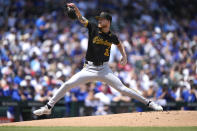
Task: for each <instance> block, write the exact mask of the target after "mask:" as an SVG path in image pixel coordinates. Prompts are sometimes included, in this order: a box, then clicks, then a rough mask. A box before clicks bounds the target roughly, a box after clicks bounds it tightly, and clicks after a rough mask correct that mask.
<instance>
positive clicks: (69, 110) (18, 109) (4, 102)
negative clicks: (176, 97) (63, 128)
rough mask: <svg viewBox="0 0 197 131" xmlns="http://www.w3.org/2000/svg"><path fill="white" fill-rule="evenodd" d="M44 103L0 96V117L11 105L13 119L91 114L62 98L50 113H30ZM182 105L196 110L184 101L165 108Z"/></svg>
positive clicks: (128, 106) (133, 105) (127, 108)
mask: <svg viewBox="0 0 197 131" xmlns="http://www.w3.org/2000/svg"><path fill="white" fill-rule="evenodd" d="M43 105H45V103H41V102H37V101H13V100H11V99H10V98H0V109H2V110H3V111H4V112H3V113H2V111H1V113H0V117H2V118H5V117H6V111H7V109H8V108H6V107H12V108H13V109H14V112H15V113H14V117H15V119H14V121H20V116H21V115H23V116H24V119H23V120H32V119H42V118H45V119H46V118H57V117H70V116H72V117H74V116H84V115H92V112H93V110H94V109H93V108H92V107H86V106H84V103H83V102H71V103H65V102H64V100H61V101H59V102H58V103H57V104H56V106H55V108H54V109H53V112H52V115H50V116H44V117H35V116H34V115H32V111H33V110H34V109H36V108H39V107H41V106H43ZM183 107H187V108H190V109H193V110H197V102H195V103H186V102H168V103H167V104H166V105H165V106H164V109H165V110H171V109H173V110H180V109H182V108H183ZM139 108H140V109H141V110H143V111H149V110H150V109H149V108H147V107H146V106H145V105H144V104H142V103H139V102H127V103H126V102H112V103H111V105H110V106H109V110H110V113H124V112H125V113H126V112H133V111H136V109H139Z"/></svg>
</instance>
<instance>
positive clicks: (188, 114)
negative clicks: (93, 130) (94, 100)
mask: <svg viewBox="0 0 197 131" xmlns="http://www.w3.org/2000/svg"><path fill="white" fill-rule="evenodd" d="M0 126H96V127H99V126H197V111H167V112H166V111H165V112H143V113H140V112H139V113H124V114H114V115H106V116H88V117H73V118H58V119H47V120H34V121H25V122H16V123H6V124H0Z"/></svg>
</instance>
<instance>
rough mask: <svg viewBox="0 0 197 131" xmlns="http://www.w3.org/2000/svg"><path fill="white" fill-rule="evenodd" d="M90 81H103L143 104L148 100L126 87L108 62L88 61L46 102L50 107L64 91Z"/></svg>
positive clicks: (62, 95)
mask: <svg viewBox="0 0 197 131" xmlns="http://www.w3.org/2000/svg"><path fill="white" fill-rule="evenodd" d="M92 81H101V82H105V83H107V84H108V85H110V86H112V87H113V88H115V89H117V90H118V91H120V92H121V93H122V94H124V95H127V96H130V97H132V98H134V99H136V100H138V101H140V102H142V103H144V104H148V102H149V100H148V99H146V98H144V97H143V96H141V95H140V94H139V93H138V92H136V91H135V90H133V89H131V88H127V87H126V86H125V85H123V83H122V82H121V81H120V79H119V78H118V77H117V76H115V75H114V74H113V72H112V70H111V69H110V67H109V66H108V62H105V63H104V64H103V65H101V66H94V65H93V63H92V62H89V61H88V64H85V65H84V68H83V69H82V70H81V71H80V72H78V73H76V74H75V75H73V76H72V77H71V78H70V79H69V80H68V81H66V82H65V83H64V84H62V85H61V87H60V88H59V89H58V90H57V92H56V93H55V94H54V96H53V97H52V98H51V99H50V100H49V102H48V103H47V104H49V105H50V106H51V107H53V106H54V105H55V103H57V102H58V101H59V100H60V99H61V98H62V97H64V95H65V93H66V92H67V91H69V90H70V89H71V88H73V87H76V86H78V85H80V84H85V83H88V82H92Z"/></svg>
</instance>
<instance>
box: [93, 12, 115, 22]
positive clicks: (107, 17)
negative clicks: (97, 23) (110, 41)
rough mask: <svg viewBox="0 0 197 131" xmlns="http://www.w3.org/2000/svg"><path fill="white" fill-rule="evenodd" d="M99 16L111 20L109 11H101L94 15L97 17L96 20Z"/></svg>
mask: <svg viewBox="0 0 197 131" xmlns="http://www.w3.org/2000/svg"><path fill="white" fill-rule="evenodd" d="M101 18H103V19H107V20H109V21H110V22H111V21H112V17H111V15H110V14H109V13H107V12H101V13H100V15H99V16H96V19H97V20H98V19H101Z"/></svg>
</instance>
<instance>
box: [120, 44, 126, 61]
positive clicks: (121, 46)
mask: <svg viewBox="0 0 197 131" xmlns="http://www.w3.org/2000/svg"><path fill="white" fill-rule="evenodd" d="M118 49H119V51H120V53H121V55H122V57H124V58H127V54H126V51H125V48H124V47H123V45H122V44H119V45H118Z"/></svg>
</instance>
